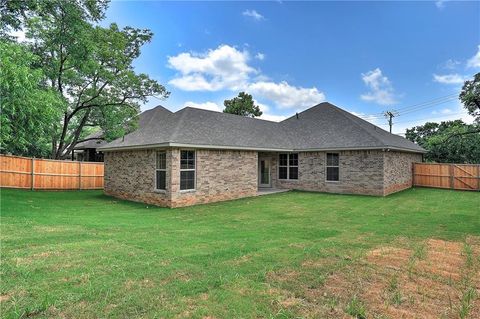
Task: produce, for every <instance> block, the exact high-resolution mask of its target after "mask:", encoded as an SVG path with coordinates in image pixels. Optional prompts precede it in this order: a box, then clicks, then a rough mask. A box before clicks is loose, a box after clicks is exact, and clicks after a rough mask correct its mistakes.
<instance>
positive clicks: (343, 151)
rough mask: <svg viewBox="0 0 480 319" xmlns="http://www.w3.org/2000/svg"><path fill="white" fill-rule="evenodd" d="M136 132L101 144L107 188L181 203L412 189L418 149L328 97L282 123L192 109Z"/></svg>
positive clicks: (152, 120) (155, 115)
mask: <svg viewBox="0 0 480 319" xmlns="http://www.w3.org/2000/svg"><path fill="white" fill-rule="evenodd" d="M143 117H144V118H145V120H144V122H143V123H142V125H141V126H140V128H139V129H138V130H136V131H135V132H132V133H130V134H128V135H126V136H125V137H123V138H120V139H117V140H115V141H113V142H111V143H108V144H107V145H104V146H102V147H100V148H99V150H101V151H102V152H103V153H104V160H105V193H106V194H108V195H112V196H115V197H119V198H123V199H128V200H133V201H139V202H144V203H149V204H154V205H159V206H168V207H181V206H188V205H194V204H200V203H208V202H216V201H222V200H230V199H236V198H241V197H247V196H255V195H257V193H258V191H259V189H260V190H261V189H269V188H271V189H298V190H308V191H319V192H330V193H342V194H365V195H377V196H386V195H388V194H391V193H394V192H397V191H400V190H403V189H406V188H409V187H411V185H412V163H413V162H420V161H422V154H423V153H424V152H425V150H424V149H422V148H421V147H420V146H418V145H416V144H414V143H412V142H410V141H408V140H406V139H404V138H402V137H400V136H397V135H393V134H390V133H388V132H386V131H384V130H382V129H381V128H379V127H377V126H375V125H373V124H371V123H369V122H366V121H364V120H362V119H360V118H359V117H356V116H354V115H353V114H351V113H348V112H346V111H344V110H342V109H340V108H338V107H336V106H334V105H332V104H330V103H321V104H318V105H316V106H314V107H312V108H310V109H307V110H305V111H303V112H301V113H298V114H296V115H294V116H292V117H290V118H288V119H286V120H284V121H282V122H279V123H277V122H270V121H265V120H260V119H253V118H246V117H241V116H237V115H232V114H225V113H219V112H212V111H206V110H201V109H195V108H189V107H186V108H184V109H181V110H179V111H177V112H175V113H172V112H170V111H169V110H167V109H165V108H163V107H162V106H158V107H156V108H154V109H151V110H148V111H146V112H144V113H143Z"/></svg>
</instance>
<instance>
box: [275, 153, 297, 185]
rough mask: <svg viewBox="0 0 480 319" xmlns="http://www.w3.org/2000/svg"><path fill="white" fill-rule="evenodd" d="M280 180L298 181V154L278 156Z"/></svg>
mask: <svg viewBox="0 0 480 319" xmlns="http://www.w3.org/2000/svg"><path fill="white" fill-rule="evenodd" d="M278 178H279V179H298V153H291V154H280V155H279V156H278Z"/></svg>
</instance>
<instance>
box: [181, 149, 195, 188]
mask: <svg viewBox="0 0 480 319" xmlns="http://www.w3.org/2000/svg"><path fill="white" fill-rule="evenodd" d="M184 151H185V152H193V166H194V167H193V168H182V152H184ZM191 171H193V188H188V189H181V188H182V172H191ZM178 178H179V179H178V182H179V185H178V189H179V191H180V193H189V192H194V191H196V189H197V151H196V150H193V149H181V150H180V156H179V177H178Z"/></svg>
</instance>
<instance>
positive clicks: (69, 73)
mask: <svg viewBox="0 0 480 319" xmlns="http://www.w3.org/2000/svg"><path fill="white" fill-rule="evenodd" d="M107 4H108V2H107V1H90V0H75V1H74V0H71V1H63V0H42V1H40V0H29V1H25V2H23V1H12V2H9V3H8V4H7V5H6V6H5V7H4V8H2V19H1V24H0V27H1V28H2V40H5V41H6V40H7V38H8V36H7V35H6V34H8V30H14V29H22V30H24V31H25V34H26V38H27V39H28V41H27V44H28V47H29V50H30V51H31V53H32V54H33V56H35V59H34V61H35V63H33V64H32V65H31V68H32V69H33V70H39V71H41V73H38V74H40V75H39V76H40V77H41V79H40V81H39V82H41V83H42V85H43V87H45V89H46V90H49V91H52V90H53V91H55V92H56V93H57V95H59V96H60V97H61V101H62V103H61V105H59V106H58V109H59V110H60V113H61V115H60V116H59V117H58V118H57V119H56V120H54V121H50V122H49V123H50V125H51V130H52V132H51V134H50V140H51V157H53V158H64V157H65V156H67V155H68V154H69V153H70V152H71V151H72V149H73V148H74V146H75V145H76V144H77V143H79V142H81V141H82V136H84V135H85V132H87V131H88V128H91V127H99V128H101V129H102V130H103V131H104V132H105V138H106V139H109V140H110V139H113V138H116V137H118V136H121V135H123V134H125V133H127V132H129V131H130V130H132V129H133V128H134V127H135V126H136V121H137V118H138V117H137V116H136V115H137V114H138V113H139V112H140V103H142V102H146V101H147V100H148V97H151V96H156V97H158V98H166V97H168V95H169V92H167V90H166V89H165V87H164V86H162V85H161V84H159V83H158V82H157V81H155V80H153V79H151V78H150V77H149V76H148V75H146V74H142V73H140V74H138V73H136V72H135V71H134V68H133V61H134V60H135V59H136V58H138V57H139V56H140V49H141V47H142V46H143V45H144V44H146V43H148V42H149V41H150V40H151V38H152V36H153V34H152V32H151V31H150V30H148V29H136V28H132V27H128V26H127V27H125V28H119V27H118V26H117V25H116V24H115V23H112V24H110V25H109V26H108V27H101V26H99V24H98V22H100V21H101V20H102V19H103V18H104V13H105V10H106V8H107ZM31 138H33V137H31Z"/></svg>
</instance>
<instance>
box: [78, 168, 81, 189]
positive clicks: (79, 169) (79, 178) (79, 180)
mask: <svg viewBox="0 0 480 319" xmlns="http://www.w3.org/2000/svg"><path fill="white" fill-rule="evenodd" d="M78 189H79V190H80V189H82V162H80V161H78Z"/></svg>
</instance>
